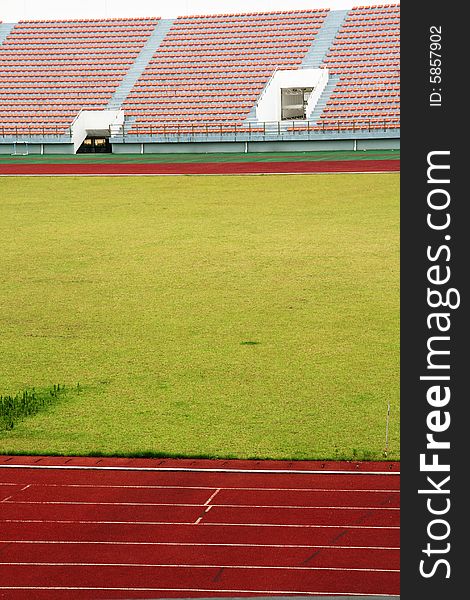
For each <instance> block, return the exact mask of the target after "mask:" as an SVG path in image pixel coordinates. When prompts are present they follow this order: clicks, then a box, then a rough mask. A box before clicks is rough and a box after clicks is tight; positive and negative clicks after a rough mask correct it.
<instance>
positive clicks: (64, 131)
mask: <svg viewBox="0 0 470 600" xmlns="http://www.w3.org/2000/svg"><path fill="white" fill-rule="evenodd" d="M63 137H67V138H69V139H72V128H71V127H70V126H69V125H66V126H64V125H59V124H53V125H17V124H11V125H10V124H0V139H1V138H15V139H17V140H23V139H35V138H36V139H38V140H39V139H40V138H63Z"/></svg>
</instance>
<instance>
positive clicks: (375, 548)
mask: <svg viewBox="0 0 470 600" xmlns="http://www.w3.org/2000/svg"><path fill="white" fill-rule="evenodd" d="M0 544H65V545H68V544H84V545H87V544H89V545H104V546H209V547H211V546H222V547H225V546H227V547H229V548H312V549H313V548H322V549H334V550H400V548H399V547H398V546H322V545H319V544H315V545H311V544H241V543H239V544H230V543H223V542H220V543H215V542H131V541H125V542H110V541H108V540H103V541H98V540H94V541H84V540H0Z"/></svg>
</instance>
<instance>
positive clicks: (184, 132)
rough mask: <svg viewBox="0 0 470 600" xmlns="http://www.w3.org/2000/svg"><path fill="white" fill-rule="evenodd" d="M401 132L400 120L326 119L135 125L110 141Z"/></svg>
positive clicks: (120, 132) (118, 132)
mask: <svg viewBox="0 0 470 600" xmlns="http://www.w3.org/2000/svg"><path fill="white" fill-rule="evenodd" d="M399 128H400V120H399V118H398V117H397V118H390V117H389V118H383V119H380V118H368V119H327V120H326V119H325V120H321V121H320V122H319V123H318V122H314V121H307V120H291V121H264V122H258V123H252V122H247V123H238V124H237V123H223V122H221V123H168V122H166V123H165V122H162V123H139V122H137V123H134V124H133V125H132V127H131V128H130V129H129V130H128V131H127V130H126V129H125V126H121V127H120V129H119V131H116V129H114V134H113V137H121V138H125V140H126V141H133V140H136V139H137V138H141V137H150V138H155V139H156V140H157V139H161V138H169V137H171V138H175V137H176V138H182V137H185V138H187V137H190V138H191V137H207V138H210V137H213V136H219V137H223V136H230V137H233V138H235V137H240V139H242V137H243V138H246V137H248V138H250V137H251V136H260V135H261V136H265V137H282V136H286V135H287V136H292V135H296V134H299V135H300V134H302V135H305V134H312V135H313V134H315V135H318V134H322V133H346V132H348V133H357V132H371V133H372V132H377V131H390V130H397V129H399Z"/></svg>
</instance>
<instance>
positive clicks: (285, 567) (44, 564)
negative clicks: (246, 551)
mask: <svg viewBox="0 0 470 600" xmlns="http://www.w3.org/2000/svg"><path fill="white" fill-rule="evenodd" d="M1 566H8V567H133V568H147V567H150V568H168V569H276V570H281V571H365V572H377V573H399V572H400V569H370V568H358V567H297V566H289V565H282V566H277V565H269V566H265V565H194V564H178V565H175V564H171V563H169V564H165V563H163V564H149V563H88V562H84V563H80V562H76V563H75V562H3V561H0V567H1Z"/></svg>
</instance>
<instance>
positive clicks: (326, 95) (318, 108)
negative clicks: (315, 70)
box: [307, 75, 340, 123]
mask: <svg viewBox="0 0 470 600" xmlns="http://www.w3.org/2000/svg"><path fill="white" fill-rule="evenodd" d="M339 78H340V76H339V75H330V78H329V79H328V83H327V84H326V86H325V89H324V90H323V92H322V95H321V96H320V98H319V99H318V102H317V103H316V104H315V108H314V109H313V111H312V112H311V113H310V114H309V115H307V118H308V120H309V121H313V122H314V123H316V122H317V121H318V119H319V118H320V115H321V114H322V112H323V109H324V108H325V106H326V103H327V102H328V100H329V99H330V96H331V94H332V93H333V90H334V89H335V87H336V84H337V83H338V81H339Z"/></svg>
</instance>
